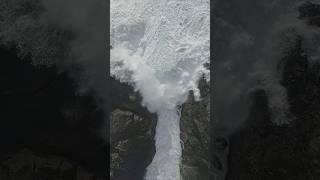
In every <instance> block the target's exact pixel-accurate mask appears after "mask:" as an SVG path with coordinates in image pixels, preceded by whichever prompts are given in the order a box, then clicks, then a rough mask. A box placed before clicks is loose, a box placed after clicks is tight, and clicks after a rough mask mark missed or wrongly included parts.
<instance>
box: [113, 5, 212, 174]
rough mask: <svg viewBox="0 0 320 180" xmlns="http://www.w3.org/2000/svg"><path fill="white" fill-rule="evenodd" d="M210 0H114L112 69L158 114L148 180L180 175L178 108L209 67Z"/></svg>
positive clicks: (206, 73)
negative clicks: (206, 66)
mask: <svg viewBox="0 0 320 180" xmlns="http://www.w3.org/2000/svg"><path fill="white" fill-rule="evenodd" d="M209 3H210V2H209V0H183V1H181V0H111V8H110V9H111V17H110V22H111V29H110V34H111V46H112V47H113V48H112V49H111V74H112V75H113V76H114V77H116V78H117V79H119V80H120V81H121V82H125V83H129V84H131V85H132V86H133V87H134V88H135V91H138V92H139V93H140V94H141V96H142V97H143V100H142V104H143V105H144V106H146V107H147V108H148V110H149V111H151V112H155V113H157V115H158V122H157V128H156V137H155V142H156V154H155V156H154V158H153V160H152V162H151V164H150V165H149V166H148V168H147V172H146V175H145V179H147V180H179V179H181V177H180V161H181V144H180V127H179V120H180V109H179V107H180V106H181V105H182V103H183V102H185V101H186V99H187V97H188V93H189V91H190V90H193V92H194V94H195V97H196V98H197V99H200V93H199V89H198V88H197V85H198V80H199V78H200V77H201V76H202V75H203V74H204V75H205V77H206V78H207V80H209V75H208V74H209V72H208V70H206V69H205V68H204V64H205V63H208V62H209V53H210V50H209V49H210V5H209Z"/></svg>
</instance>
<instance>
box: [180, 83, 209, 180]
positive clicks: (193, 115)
mask: <svg viewBox="0 0 320 180" xmlns="http://www.w3.org/2000/svg"><path fill="white" fill-rule="evenodd" d="M199 88H200V91H201V96H202V100H201V101H195V100H194V97H193V94H192V93H190V95H189V98H188V100H187V102H185V103H184V104H183V106H182V111H181V119H180V129H181V134H180V137H181V141H182V147H183V149H182V162H181V174H182V178H183V179H184V180H198V179H201V180H206V179H209V174H208V172H209V162H210V158H209V157H210V156H209V118H210V117H209V111H210V110H209V109H210V93H209V88H210V85H209V83H207V82H206V80H205V79H204V78H202V79H201V81H200V83H199Z"/></svg>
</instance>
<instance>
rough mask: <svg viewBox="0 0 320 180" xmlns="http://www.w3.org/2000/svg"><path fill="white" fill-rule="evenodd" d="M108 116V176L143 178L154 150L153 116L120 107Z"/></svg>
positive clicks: (120, 179) (124, 178) (123, 178)
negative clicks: (109, 163) (138, 113)
mask: <svg viewBox="0 0 320 180" xmlns="http://www.w3.org/2000/svg"><path fill="white" fill-rule="evenodd" d="M110 116H111V117H110V123H111V129H110V146H111V147H110V148H111V149H110V156H111V157H110V159H111V165H110V177H111V179H114V180H126V179H133V180H134V179H137V180H139V179H143V177H144V173H145V170H146V167H147V166H148V165H149V164H150V163H151V161H152V158H153V156H154V154H155V146H154V134H155V125H156V121H155V119H150V118H147V117H142V116H139V115H137V114H135V113H133V112H130V111H125V110H121V109H116V110H114V111H112V112H111V114H110Z"/></svg>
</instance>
